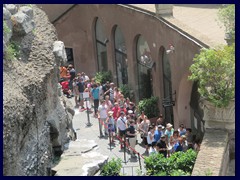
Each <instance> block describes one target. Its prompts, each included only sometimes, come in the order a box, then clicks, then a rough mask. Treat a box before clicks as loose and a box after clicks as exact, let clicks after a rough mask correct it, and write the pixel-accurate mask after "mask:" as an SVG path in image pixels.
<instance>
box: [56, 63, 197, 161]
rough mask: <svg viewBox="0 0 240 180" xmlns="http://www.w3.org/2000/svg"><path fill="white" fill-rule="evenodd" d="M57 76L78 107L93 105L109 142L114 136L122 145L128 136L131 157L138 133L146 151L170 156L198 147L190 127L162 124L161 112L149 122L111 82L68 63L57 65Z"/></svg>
mask: <svg viewBox="0 0 240 180" xmlns="http://www.w3.org/2000/svg"><path fill="white" fill-rule="evenodd" d="M60 78H61V80H60V84H61V86H62V91H63V93H64V94H65V95H66V96H67V97H69V98H71V97H74V99H75V107H76V108H79V111H84V110H88V111H91V109H92V108H93V112H94V117H95V118H98V120H99V131H100V137H104V136H108V137H109V138H110V143H115V140H114V139H115V137H116V136H117V137H118V139H119V140H120V148H123V146H124V144H123V142H124V137H127V141H128V143H129V145H130V147H131V148H130V152H131V156H132V157H136V156H135V153H134V150H133V149H135V146H136V143H137V136H138V135H140V136H141V138H142V142H141V144H142V145H144V146H145V154H152V153H156V152H159V153H162V154H163V155H164V157H169V156H170V155H171V154H172V153H174V152H178V151H183V152H185V151H186V150H188V149H190V148H192V149H196V150H199V148H200V145H199V143H194V136H193V135H192V131H191V129H190V128H185V127H184V125H183V124H181V125H180V126H179V128H178V129H176V128H175V129H174V128H173V125H172V124H170V123H167V124H165V120H164V118H163V116H162V114H160V117H159V118H158V119H157V120H156V122H154V123H150V120H149V119H148V117H147V116H146V115H145V114H144V112H143V111H142V112H138V109H137V107H136V106H135V103H134V102H132V101H131V99H129V97H124V95H123V94H122V93H121V91H120V90H119V88H118V87H117V86H116V85H115V84H114V83H113V82H109V81H107V82H104V83H103V84H100V83H97V82H95V79H94V78H92V79H90V78H89V77H88V76H87V75H86V74H85V73H84V72H82V73H76V70H75V69H74V67H73V65H71V64H70V65H68V66H66V67H60ZM84 93H88V97H89V98H84V97H83V94H84ZM99 102H100V104H99Z"/></svg>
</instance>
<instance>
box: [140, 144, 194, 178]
mask: <svg viewBox="0 0 240 180" xmlns="http://www.w3.org/2000/svg"><path fill="white" fill-rule="evenodd" d="M196 157H197V153H196V152H195V151H194V150H192V149H189V150H188V151H187V152H185V153H184V152H176V153H173V154H172V155H171V156H170V157H169V158H165V157H164V156H163V155H162V154H154V155H151V156H149V157H146V158H145V159H144V163H145V165H146V171H147V175H150V176H161V175H167V176H174V175H175V176H176V175H190V174H191V173H192V169H193V166H194V163H195V161H196ZM165 173H166V174H165Z"/></svg>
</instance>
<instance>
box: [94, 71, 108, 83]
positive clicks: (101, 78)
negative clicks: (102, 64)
mask: <svg viewBox="0 0 240 180" xmlns="http://www.w3.org/2000/svg"><path fill="white" fill-rule="evenodd" d="M94 79H95V81H96V82H97V83H100V84H104V83H106V82H107V81H109V82H112V73H111V71H101V72H97V73H96V75H95V77H94Z"/></svg>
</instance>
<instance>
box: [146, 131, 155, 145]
mask: <svg viewBox="0 0 240 180" xmlns="http://www.w3.org/2000/svg"><path fill="white" fill-rule="evenodd" d="M151 136H153V137H152V140H151V138H150V137H151ZM153 141H154V133H153V134H152V133H151V132H150V131H149V132H148V135H147V143H148V144H152V142H153Z"/></svg>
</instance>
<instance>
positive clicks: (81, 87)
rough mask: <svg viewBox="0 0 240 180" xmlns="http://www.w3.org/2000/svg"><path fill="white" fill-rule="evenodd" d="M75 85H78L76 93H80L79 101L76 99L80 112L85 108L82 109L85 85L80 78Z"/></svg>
mask: <svg viewBox="0 0 240 180" xmlns="http://www.w3.org/2000/svg"><path fill="white" fill-rule="evenodd" d="M77 85H78V91H79V93H80V95H79V99H78V101H79V107H80V110H81V109H82V110H84V109H85V107H84V99H83V92H84V89H85V88H84V86H85V83H84V82H83V79H82V78H78V83H77Z"/></svg>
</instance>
